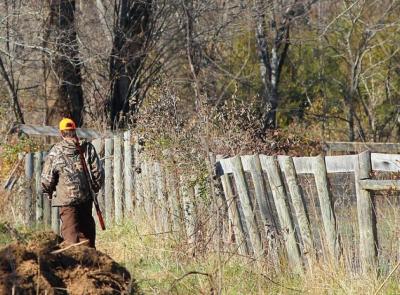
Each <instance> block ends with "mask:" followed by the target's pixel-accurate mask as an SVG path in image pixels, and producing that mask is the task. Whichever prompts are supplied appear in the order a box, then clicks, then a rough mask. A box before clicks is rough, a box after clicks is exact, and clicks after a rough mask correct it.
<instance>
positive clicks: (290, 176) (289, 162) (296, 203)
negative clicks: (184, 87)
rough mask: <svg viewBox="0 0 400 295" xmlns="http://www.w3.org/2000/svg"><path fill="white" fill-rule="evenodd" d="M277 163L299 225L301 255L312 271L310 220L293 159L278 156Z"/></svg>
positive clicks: (314, 257)
mask: <svg viewBox="0 0 400 295" xmlns="http://www.w3.org/2000/svg"><path fill="white" fill-rule="evenodd" d="M278 161H279V164H280V167H281V170H282V173H283V176H284V177H285V179H286V183H287V187H288V189H289V193H290V197H291V199H292V205H293V208H294V211H295V213H296V218H297V223H298V224H299V229H300V234H301V239H302V241H303V253H304V255H305V257H306V259H307V262H308V268H309V269H312V264H313V261H314V260H315V259H316V252H315V247H314V241H313V238H312V234H311V228H310V219H309V216H308V214H307V211H306V206H305V204H304V202H303V196H302V192H301V189H300V187H299V184H298V181H297V175H296V171H295V168H294V164H293V159H292V158H291V157H289V156H279V157H278Z"/></svg>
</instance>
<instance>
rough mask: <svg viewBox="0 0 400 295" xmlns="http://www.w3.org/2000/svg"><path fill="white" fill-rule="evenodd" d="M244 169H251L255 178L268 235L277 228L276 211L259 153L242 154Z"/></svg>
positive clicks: (259, 204) (254, 183)
mask: <svg viewBox="0 0 400 295" xmlns="http://www.w3.org/2000/svg"><path fill="white" fill-rule="evenodd" d="M241 158H242V164H243V169H244V170H245V171H249V172H250V174H251V177H252V180H253V185H254V190H255V196H256V200H257V203H258V206H259V207H260V213H261V217H262V219H263V223H264V224H263V226H264V229H265V230H266V234H267V236H268V235H270V234H275V233H276V230H277V226H276V221H275V217H274V213H273V211H272V208H271V204H270V201H269V196H268V195H267V192H266V190H265V184H264V178H263V174H262V169H261V163H260V158H259V157H258V155H252V156H242V157H241Z"/></svg>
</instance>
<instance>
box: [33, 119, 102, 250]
mask: <svg viewBox="0 0 400 295" xmlns="http://www.w3.org/2000/svg"><path fill="white" fill-rule="evenodd" d="M59 129H60V132H61V136H62V138H63V140H62V141H60V142H58V143H57V144H55V145H54V146H53V147H52V148H51V150H50V152H49V153H48V155H47V157H46V161H45V163H44V166H43V171H42V177H41V186H42V191H43V193H44V194H47V196H48V197H49V198H50V199H51V203H52V206H53V207H59V208H60V209H59V212H60V219H61V222H62V225H61V236H62V237H63V239H64V241H65V244H66V245H70V244H74V243H78V242H82V241H84V240H88V241H89V246H90V247H93V248H95V239H96V227H95V223H94V219H93V216H92V203H93V200H92V199H91V194H90V189H89V183H88V181H91V186H92V190H93V191H94V193H97V192H98V191H99V190H100V188H101V186H102V185H103V182H104V171H103V168H102V166H101V163H100V160H99V157H98V156H97V153H96V150H95V148H94V146H93V145H92V144H91V143H88V142H83V143H82V145H81V148H79V141H78V138H77V136H76V124H75V122H74V121H72V120H71V119H68V118H64V119H62V120H61V121H60V124H59ZM80 150H81V151H82V152H83V154H84V158H85V160H86V166H87V169H88V170H89V173H90V174H91V175H90V176H91V177H90V178H91V179H88V178H87V176H88V175H86V174H85V171H84V167H83V165H82V161H81V158H80ZM54 191H56V195H55V197H54V198H53V197H52V196H53V192H54Z"/></svg>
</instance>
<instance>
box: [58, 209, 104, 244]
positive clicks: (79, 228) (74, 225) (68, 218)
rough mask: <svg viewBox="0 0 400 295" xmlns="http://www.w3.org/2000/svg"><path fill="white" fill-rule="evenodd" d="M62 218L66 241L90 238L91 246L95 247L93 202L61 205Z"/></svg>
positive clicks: (73, 241) (76, 241) (79, 240)
mask: <svg viewBox="0 0 400 295" xmlns="http://www.w3.org/2000/svg"><path fill="white" fill-rule="evenodd" d="M60 218H61V222H62V225H61V236H62V237H63V239H64V241H66V242H67V243H71V244H72V243H78V242H81V241H83V240H89V247H92V248H95V240H96V225H95V223H94V219H93V216H92V202H87V203H83V204H81V205H78V206H63V207H60Z"/></svg>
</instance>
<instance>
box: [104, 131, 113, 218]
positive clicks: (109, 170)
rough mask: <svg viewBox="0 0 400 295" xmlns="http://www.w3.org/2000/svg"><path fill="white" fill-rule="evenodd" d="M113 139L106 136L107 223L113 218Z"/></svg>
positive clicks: (105, 183) (105, 197) (105, 185)
mask: <svg viewBox="0 0 400 295" xmlns="http://www.w3.org/2000/svg"><path fill="white" fill-rule="evenodd" d="M113 148H114V145H113V139H112V138H106V140H105V155H104V156H105V163H104V166H105V167H104V169H105V174H106V178H105V181H104V204H105V209H106V210H105V217H106V222H107V225H111V224H112V219H113V210H112V209H113V207H114V206H113V203H114V201H113V192H114V190H113V178H112V177H111V176H112V175H113V167H112V162H113V161H112V156H113Z"/></svg>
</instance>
